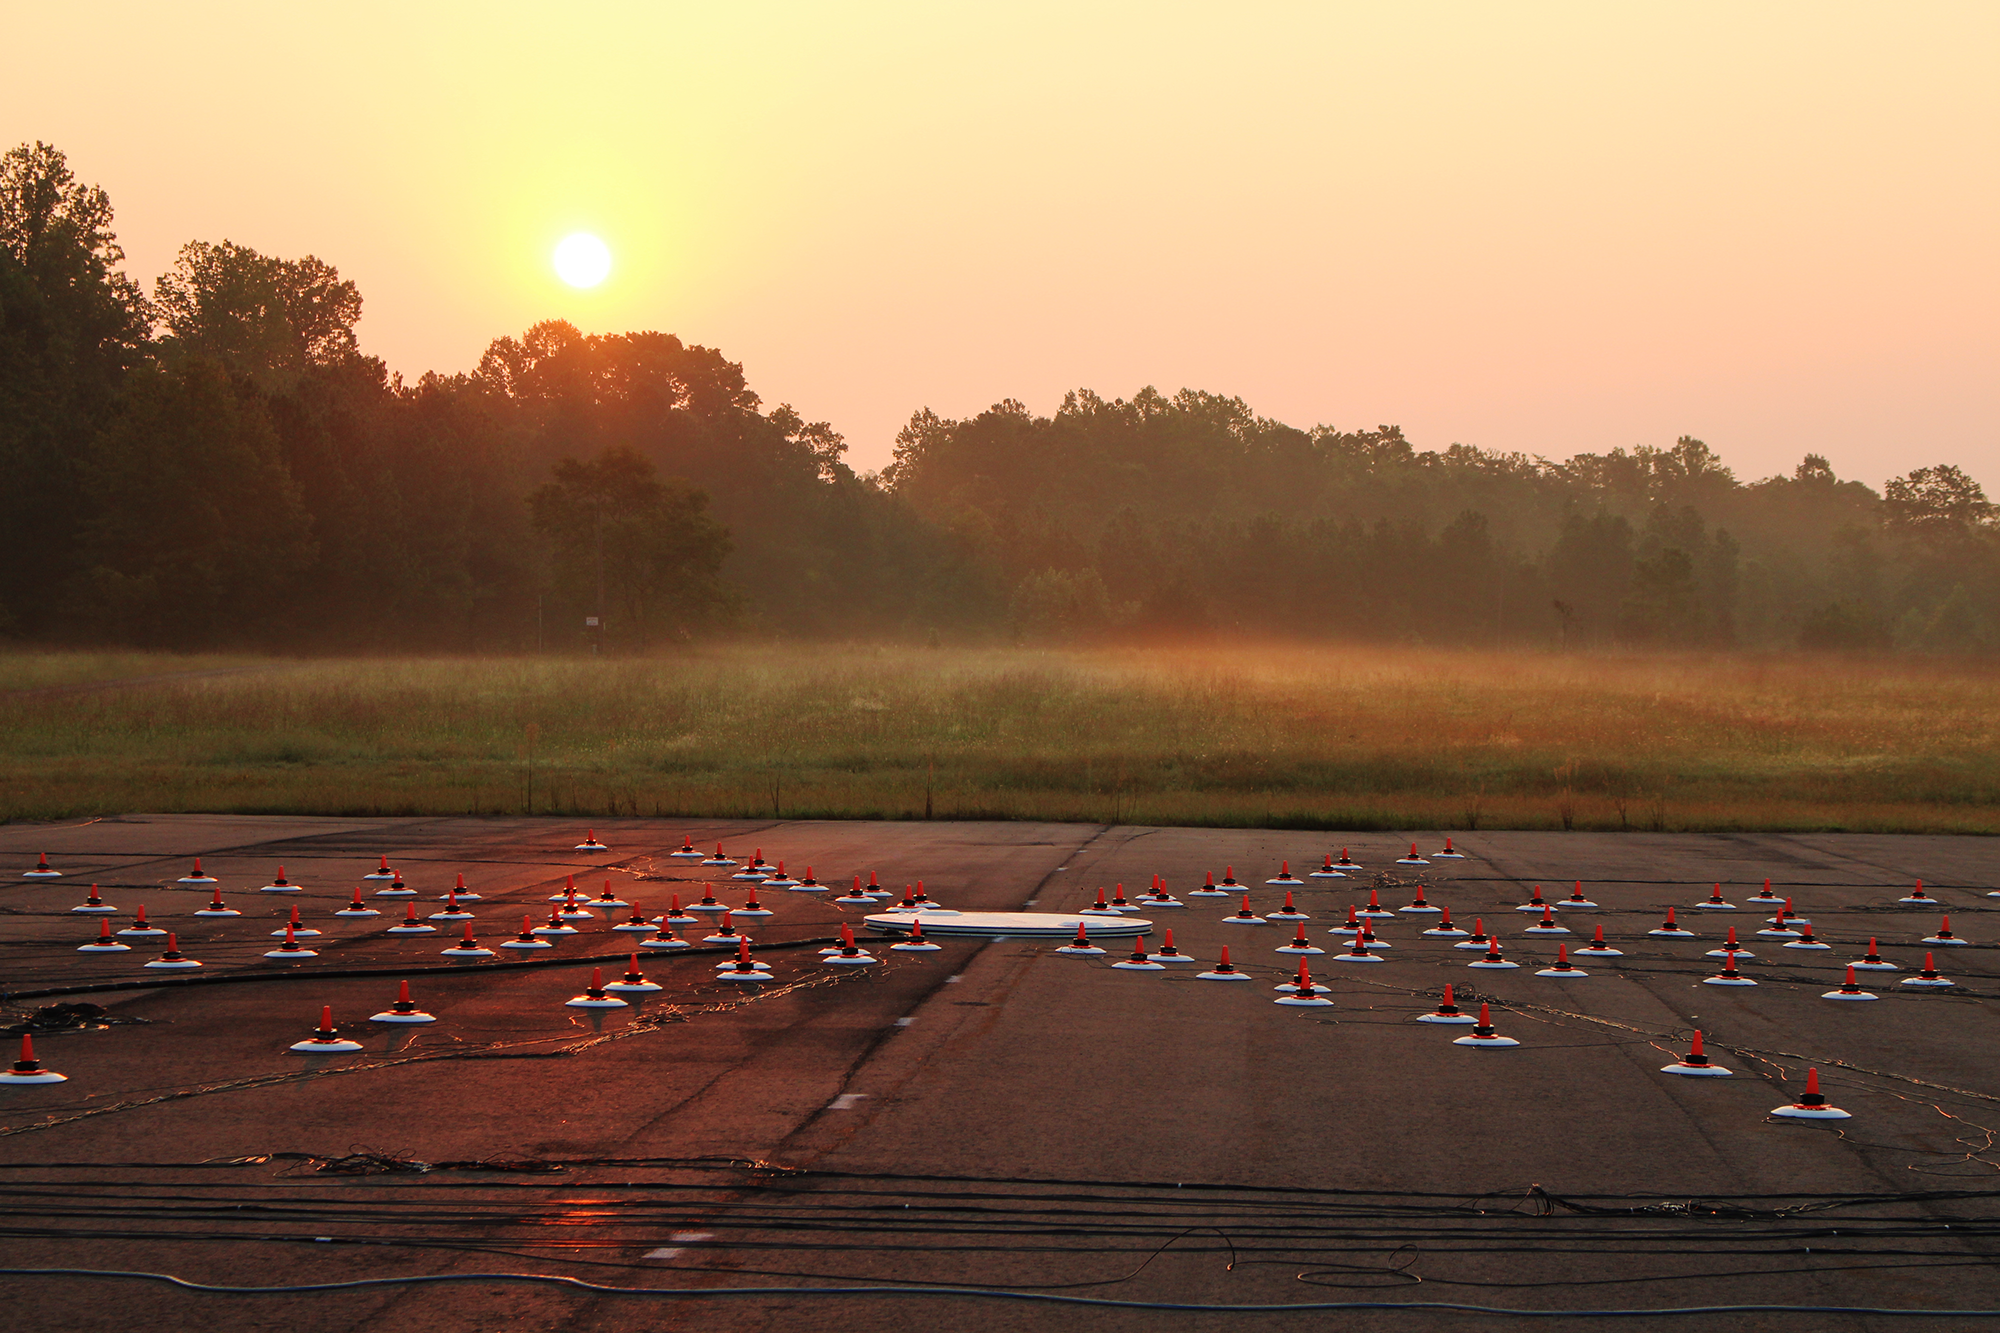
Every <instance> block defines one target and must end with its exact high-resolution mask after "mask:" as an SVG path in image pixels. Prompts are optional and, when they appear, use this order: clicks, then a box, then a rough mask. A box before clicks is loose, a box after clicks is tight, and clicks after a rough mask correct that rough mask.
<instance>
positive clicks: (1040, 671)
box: [0, 644, 2000, 832]
mask: <svg viewBox="0 0 2000 1333" xmlns="http://www.w3.org/2000/svg"><path fill="white" fill-rule="evenodd" d="M180 669H186V667H185V664H183V663H181V662H180V660H179V659H168V658H150V659H146V660H145V661H144V662H143V663H134V669H133V670H132V672H131V674H137V675H145V674H157V673H162V672H169V671H174V670H180ZM53 670H56V669H55V668H52V667H49V666H46V665H45V666H44V668H43V669H42V672H41V674H42V675H43V676H46V675H48V674H50V672H51V671H53ZM10 672H11V673H12V674H8V673H10ZM23 678H26V679H37V678H38V677H37V676H36V670H35V668H34V667H33V666H32V665H31V664H16V665H12V666H7V667H0V680H12V679H23ZM1996 722H2000V684H1996V682H1995V680H1994V679H1993V677H1992V676H1991V675H1990V673H1988V672H1986V671H1985V670H1983V669H1979V668H1977V667H1972V666H1954V665H1950V664H1926V663H1920V662H1907V661H1898V662H1865V663H1864V662H1846V661H1816V660H1812V659H1802V658H1773V659H1764V658H1746V657H1703V656H1686V657H1679V656H1653V657H1612V658H1585V657H1561V656H1550V655H1528V654H1499V653H1466V652H1440V651H1432V650H1424V649H1406V650H1405V649H1392V650H1384V649H1361V648H1339V647H1327V648H1300V647H1295V646H1288V647H1273V646H1267V645H1258V644H1245V645H1242V646H1239V647H1236V648H1214V647H1205V648H1199V649H1195V648H1190V649H1185V650H1146V651H1140V650H1104V651H1092V652H1038V651H1031V650H959V649H931V650H925V649H903V648H875V647H866V646H861V647H820V646H800V647H796V648H775V647H729V648H712V649H705V650H701V651H698V652H694V653H691V654H689V655H686V656H677V657H670V658H660V659H655V660H643V661H617V660H614V661H602V662H599V661H589V660H576V659H500V660H496V659H490V658H478V659H475V658H465V659H369V660H335V661H329V660H320V661H290V662H282V661H281V662H273V663H271V664H270V669H269V670H268V671H265V672H262V673H258V674H249V675H233V676H225V677H219V678H210V679H201V680H188V681H179V682H172V683H168V684H158V685H151V686H145V687H135V688H126V689H117V690H109V691H104V692H98V693H90V694H80V695H67V696H59V697H50V696H30V697H23V696H14V697H11V698H9V697H5V696H0V815H4V817H6V818H8V819H47V818H63V817H74V816H79V815H90V814H101V813H112V812H122V811H134V810H148V811H237V812H293V813H325V814H355V813H370V814H374V813H381V814H454V813H455V814H465V813H472V814H520V813H524V812H530V811H532V812H534V813H538V814H539V813H545V812H546V813H556V812H561V813H575V814H579V815H613V814H637V815H655V814H658V815H670V814H672V815H689V816H695V815H711V816H731V817H772V816H779V817H785V818H807V817H861V818H891V819H902V818H921V817H923V816H924V814H925V813H926V811H927V810H928V811H929V812H930V813H931V814H933V815H934V816H936V817H938V818H1001V819H1058V820H1084V821H1092V822H1104V821H1114V822H1136V823H1157V824H1224V825H1262V826H1271V825H1275V826H1294V827H1318V828H1446V829H1464V828H1469V827H1478V828H1562V827H1575V828H1591V829H1605V828H1611V829H1617V828H1632V829H1662V830H1665V829H1854V830H1880V831H1892V830H1893V831H1909V830H1951V831H1964V832H1993V831H1995V829H1996V827H2000V814H1996V808H1995V805H1996V794H2000V755H1996V751H1995V746H1994V739H1995V737H1994V732H1995V728H1996Z"/></svg>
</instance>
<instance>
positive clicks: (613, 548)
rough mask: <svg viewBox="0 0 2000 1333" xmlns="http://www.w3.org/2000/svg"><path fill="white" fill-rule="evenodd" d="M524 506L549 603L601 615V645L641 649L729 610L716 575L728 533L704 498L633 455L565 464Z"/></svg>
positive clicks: (622, 451) (610, 452)
mask: <svg viewBox="0 0 2000 1333" xmlns="http://www.w3.org/2000/svg"><path fill="white" fill-rule="evenodd" d="M528 503H529V508H530V511H531V512H532V514H533V515H534V524H535V529H536V531H538V532H540V533H541V534H542V535H543V536H544V537H545V538H547V539H548V542H549V545H550V548H551V551H552V554H553V557H554V573H555V584H556V591H557V593H558V595H559V597H560V598H561V600H562V601H563V603H564V605H565V606H566V607H567V608H569V609H570V610H572V611H575V612H579V613H581V614H582V615H600V616H605V617H607V618H608V619H609V620H610V624H609V625H606V626H605V627H604V629H605V631H606V633H605V638H606V640H607V641H613V642H622V643H624V644H627V645H630V646H642V645H644V644H645V643H646V642H648V641H649V640H650V639H651V638H652V637H653V636H654V635H656V634H658V633H660V632H662V631H666V632H670V633H675V634H678V635H680V636H683V637H684V636H686V635H688V634H690V633H692V632H693V631H694V630H696V629H698V628H701V627H702V626H703V625H704V623H707V624H713V623H714V622H715V621H716V620H717V619H721V618H726V617H728V616H730V615H731V614H733V612H734V610H735V599H734V598H733V597H731V595H730V594H729V593H728V591H727V590H726V589H724V588H723V586H722V583H721V580H720V577H719V576H720V574H721V571H722V562H723V560H724V559H725V558H726V557H727V556H728V554H729V550H730V540H729V533H728V531H727V530H726V529H724V528H722V527H721V526H719V525H718V524H717V523H716V522H715V521H714V520H713V519H711V518H709V517H708V515H707V513H706V512H705V511H706V509H707V508H708V496H707V495H706V494H705V493H703V492H701V491H699V490H696V489H695V488H694V487H693V486H690V485H689V484H687V483H686V482H684V481H679V480H674V479H669V480H662V479H661V478H660V476H659V475H658V473H657V471H656V470H655V469H654V467H653V465H652V464H651V463H649V462H647V461H646V460H645V459H644V458H642V457H640V456H639V454H638V453H637V452H636V451H635V450H632V449H629V448H624V447H618V448H612V449H606V450H605V451H604V452H603V453H601V454H599V455H598V456H597V457H596V458H594V459H592V460H590V461H589V462H582V461H579V460H577V459H574V458H566V459H564V460H563V461H562V462H560V463H558V464H557V465H556V466H555V469H554V479H553V480H552V481H550V482H548V483H546V484H545V485H543V486H542V487H541V488H539V489H538V490H536V491H535V493H534V494H533V495H532V496H530V497H529V501H528ZM614 635H615V638H614Z"/></svg>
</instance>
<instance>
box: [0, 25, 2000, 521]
mask: <svg viewBox="0 0 2000 1333" xmlns="http://www.w3.org/2000/svg"><path fill="white" fill-rule="evenodd" d="M0 11H4V12H0V17H4V18H5V21H6V31H7V34H8V40H9V44H10V45H11V46H12V47H13V48H14V52H15V57H14V58H13V59H10V60H9V61H8V62H7V66H8V68H7V73H6V76H5V78H4V79H0V139H4V140H5V143H6V144H10V145H11V144H13V143H18V142H21V141H23V140H30V139H36V138H40V139H46V140H49V141H51V142H53V143H55V144H57V145H58V146H59V147H61V148H62V149H64V150H65V151H66V152H67V153H68V154H69V157H70V161H71V163H72V165H73V166H74V167H75V168H76V170H77V172H78V174H79V175H80V176H81V177H83V178H84V179H86V180H89V181H94V182H97V183H99V184H102V185H103V186H105V188H106V189H108V190H109V191H110V193H111V196H112V201H113V203H114V204H115V205H116V207H117V210H118V229H119V232H120V237H121V239H122V241H123V242H124V245H125V247H126V250H127V252H128V254H129V256H130V262H129V267H130V269H131V270H132V271H133V272H134V273H135V274H137V275H139V276H140V277H142V278H143V279H144V280H145V281H146V283H147V284H148V286H149V288H150V285H151V280H152V278H153V277H154V276H155V275H157V274H158V273H160V272H161V271H163V270H164V269H165V268H166V267H167V265H168V264H169V263H170V262H171V260H172V257H173V253H174V251H175V250H176V249H177V248H178V247H179V246H180V245H181V243H182V242H184V241H187V240H190V239H194V238H201V239H206V240H221V239H223V238H225V237H226V238H228V239H230V240H233V241H236V242H239V243H241V244H244V245H249V246H252V247H254V248H256V249H259V250H262V251H265V252H267V253H271V254H276V255H281V256H285V257H296V256H298V255H301V254H305V253H308V252H310V253H312V254H316V255H318V256H319V257H320V258H322V259H324V260H326V261H328V262H330V263H332V264H334V265H336V266H337V267H338V268H339V269H340V271H341V273H342V274H343V275H344V276H347V277H351V278H353V279H355V280H356V281H357V282H358V283H359V284H360V287H361V291H362V295H363V297H364V298H365V300H366V303H367V305H366V314H365V316H364V318H363V320H362V324H361V338H362V345H363V347H364V349H366V350H368V351H370V352H373V353H375V354H377V355H380V356H382V357H384V358H385V359H387V361H388V362H389V364H390V365H391V366H392V367H394V368H395V369H398V370H401V371H402V372H404V373H405V375H409V376H414V375H416V374H418V373H421V372H422V371H424V370H427V369H436V370H442V371H455V370H464V369H468V368H470V367H471V366H472V365H473V364H474V363H475V362H476V361H477V360H478V357H479V354H480V352H481V350H482V349H483V348H484V347H485V345H486V343H487V342H488V341H489V340H490V339H492V338H494V337H496V336H498V335H500V334H503V333H518V332H520V331H521V330H522V329H524V328H526V327H527V326H528V325H529V324H530V323H532V322H534V321H535V320H538V319H543V318H548V317H551V316H559V317H562V318H565V319H570V320H573V321H574V322H576V323H577V324H579V325H581V326H582V327H584V328H585V329H586V330H589V331H593V332H595V331H622V330H626V329H634V328H655V329H662V330H666V331H669V332H672V333H676V334H679V335H680V336H681V337H683V338H685V339H687V340H688V341H690V342H699V343H704V344H708V345H711V346H715V347H719V348H721V349H722V350H723V351H724V352H725V353H726V354H727V355H728V356H730V357H731V358H732V359H734V360H739V361H742V362H743V363H744V365H745V369H746V371H747V372H748V375H749V378H750V382H751V384H752V385H753V387H755V388H756V389H757V390H758V391H759V392H760V393H761V394H762V395H763V396H764V398H765V400H766V401H767V402H770V403H777V402H780V401H789V402H791V403H793V404H794V405H795V406H796V407H797V408H798V409H799V410H800V411H801V412H802V413H804V414H805V415H806V417H807V418H808V419H822V418H824V419H828V420H831V421H832V422H833V424H834V426H835V427H836V428H837V429H839V430H841V431H843V432H845V433H846V435H847V437H848V440H849V443H850V445H851V446H852V451H853V452H852V458H853V460H854V462H855V463H856V464H857V466H861V467H872V466H879V465H880V464H881V463H882V462H884V461H886V459H887V457H888V453H889V449H890V447H891V442H892V440H893V437H894V435H895V432H896V430H897V428H898V427H899V426H900V425H901V424H902V423H903V422H904V421H905V420H907V419H908V417H909V414H910V413H911V412H912V411H913V410H914V409H916V408H918V407H921V406H929V407H932V408H934V409H936V410H937V411H938V412H940V413H943V414H945V415H948V416H960V415H968V414H971V413H974V412H977V411H979V410H981V409H982V408H984V407H986V406H987V405H988V404H990V403H992V402H994V401H996V400H998V399H1001V398H1006V397H1014V398H1019V399H1021V400H1023V401H1024V402H1026V403H1027V404H1028V405H1029V406H1030V407H1031V408H1034V409H1036V410H1037V411H1048V410H1052V409H1053V408H1054V407H1055V406H1056V405H1057V404H1058V403H1059V402H1060V400H1061V395H1062V393H1063V391H1064V390H1065V389H1068V388H1072V387H1077V386H1088V387H1090V388H1094V389H1096V390H1098V391H1099V392H1101V393H1103V394H1105V395H1106V396H1116V397H1125V396H1129V395H1130V394H1131V393H1132V392H1133V391H1134V390H1136V389H1138V388H1140V387H1141V386H1143V385H1146V384H1153V385H1156V386H1158V387H1159V388H1161V389H1163V390H1165V391H1168V392H1172V391H1173V390H1175V389H1179V388H1181V387H1190V388H1200V389H1208V390H1213V391H1217V392H1224V393H1233V394H1238V395H1241V396H1242V397H1243V398H1245V399H1246V400H1248V401H1249V403H1250V404H1251V405H1252V406H1253V407H1254V408H1256V409H1257V410H1258V411H1259V412H1262V413H1263V414H1265V415H1267V416H1273V417H1277V418H1279V419H1281V420H1284V421H1288V422H1291V423H1293V424H1296V425H1300V426H1310V425H1312V424H1314V423H1315V422H1327V423H1331V424H1335V425H1340V426H1343V427H1365V426H1373V425H1376V424H1378V423H1386V422H1396V423H1400V424H1401V425H1402V426H1403V427H1404V429H1405V430H1406V431H1407V432H1408V433H1409V435H1410V436H1411V438H1412V439H1414V440H1415V441H1416V442H1417V443H1418V445H1419V446H1420V447H1425V448H1442V447H1444V446H1445V445H1447V444H1450V443H1452V442H1453V441H1462V442H1465V443H1468V444H1476V445H1482V446H1485V447H1488V448H1499V449H1519V450H1524V451H1527V452H1531V453H1539V454H1545V455H1549V456H1567V455H1569V454H1571V453H1575V452H1577V451H1580V450H1593V451H1597V450H1604V449H1609V448H1612V447H1615V446H1619V445H1625V446H1630V445H1634V444H1656V445H1664V444H1669V443H1671V442H1672V440H1673V438H1674V437H1675V436H1676V435H1680V434H1693V435H1699V436H1701V437H1702V438H1704V439H1706V440H1707V441H1708V442H1709V444H1710V445H1712V446H1713V447H1715V448H1716V449H1717V450H1718V451H1719V452H1721V453H1722V454H1723V456H1724V457H1725V459H1727V461H1729V462H1730V463H1731V464H1733V465H1734V466H1735V467H1736V469H1737V471H1738V474H1739V475H1743V476H1746V477H1747V476H1759V475H1764V474H1767V473H1770V472H1773V471H1778V470H1789V469H1790V468H1791V467H1792V466H1793V465H1794V464H1795V463H1796V462H1797V461H1798V459H1799V458H1800V456H1801V455H1803V454H1805V453H1807V452H1809V451H1810V452H1818V453H1824V454H1826V455H1827V456H1828V457H1829V458H1831V459H1832V461H1833V463H1834V466H1835V468H1836V470H1838V471H1839V472H1840V473H1841V474H1842V475H1843V476H1859V477H1861V478H1862V479H1864V480H1867V481H1869V482H1871V483H1878V484H1879V482H1880V481H1881V480H1882V478H1883V477H1884V476H1887V475H1891V474H1893V473H1896V472H1900V471H1904V470H1907V469H1908V468H1910V467H1913V466H1916V465H1918V464H1921V463H1928V462H1935V461H1940V460H1945V461H1954V462H1958V463H1961V464H1963V465H1964V466H1966V467H1967V468H1969V469H1970V470H1971V471H1973V472H1974V474H1975V475H1979V476H1981V477H1982V478H1983V480H1985V481H1986V483H1987V484H1988V487H1989V489H1991V490H1994V491H2000V427H1997V426H1996V421H2000V413H1997V412H1996V409H2000V388H1996V373H1995V368H1996V365H2000V334H1997V333H1996V322H1997V321H2000V317H1996V311H2000V300H1996V298H2000V271H1997V270H2000V259H1996V253H1997V252H2000V152H1996V137H2000V133H1997V131H2000V77H1996V75H1995V73H1994V71H1995V69H1996V67H2000V5H1996V4H1994V3H1992V2H1991V0H1985V2H1984V3H1976V4H1921V3H1897V4H1889V3H1883V4H1877V5H1853V4H1840V3H1824V2H1822V3H1813V4H1797V5H1791V4H1770V3H1759V4H1754V5H1745V4H1742V3H1740V2H1739V3H1728V4H1687V3H1677V4H1672V5H1668V4H1654V5H1642V4H1636V3H1604V2H1603V0H1592V2H1591V3H1577V4H1530V3H1491V2H1490V0H1480V2H1479V3H1463V4H1423V3H1413V2H1412V0H1380V2H1379V3H1374V4H1368V5H1342V4H1335V3H1310V4H1254V3H1243V2H1242V0H1236V2H1235V3H1230V4H1221V3H1211V4H1205V5H1198V6H1195V5H1175V4H1169V3H1163V2H1161V0H1154V2H1153V3H1144V4H1139V3H1134V4H1089V3H1078V2H1077V0H1067V2H1065V3H1059V4H1035V3H1019V2H1018V0H1017V2H1015V3H1010V4H1006V5H995V4H990V3H988V4H977V5H974V4H962V5H961V4H942V3H938V4H862V3H849V4H843V5H833V4H825V3H820V4H757V3H744V2H743V0H734V2H733V3H727V4H717V3H714V2H713V0H708V2H707V3H703V4H699V5H680V4H669V3H646V4H585V3H574V2H571V3H565V4H562V5H548V4H539V5H505V4H496V3H492V2H491V0H487V2H485V3H479V4H444V3H430V4H426V3H409V2H408V0H404V3H399V4H395V5H371V4H352V3H350V4H346V5H342V6H338V7H335V6H302V5H273V4H269V3H260V4H244V5H231V4H193V3H183V4H178V5H159V4H126V5H120V4H111V5H103V4H100V5H92V6H87V7H79V6H72V5H61V4H53V5H52V4H32V5H31V4H23V3H7V4H5V5H4V6H0ZM578 229H585V230H590V231H593V232H595V233H597V234H598V235H600V236H602V237H603V238H604V240H605V241H606V242H607V243H608V244H609V246H610V248H611V250H612V253H613V255H614V257H615V263H616V267H615V269H614V271H613V274H612V276H611V278H610V280H609V281H608V282H606V283H605V284H604V285H603V286H602V287H600V288H598V289H596V290H594V291H591V292H587V293H583V292H576V291H572V290H570V289H567V288H565V287H563V286H562V285H561V284H560V283H559V282H558V281H557V280H556V278H555V276H554V273H553V271H552V269H551V266H550V262H549V256H550V252H551V251H552V249H553V248H554V245H555V243H556V241H557V240H558V239H560V238H561V237H562V236H563V235H565V234H566V233H568V232H570V231H573V230H578Z"/></svg>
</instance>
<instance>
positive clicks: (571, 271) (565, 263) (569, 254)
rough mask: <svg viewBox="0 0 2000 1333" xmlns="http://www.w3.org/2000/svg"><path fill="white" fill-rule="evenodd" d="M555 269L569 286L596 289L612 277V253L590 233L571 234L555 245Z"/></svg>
mask: <svg viewBox="0 0 2000 1333" xmlns="http://www.w3.org/2000/svg"><path fill="white" fill-rule="evenodd" d="M555 265H556V276H557V277H559V278H561V279H562V280H563V281H564V282H566V283H568V284H569V285H570V286H572V287H595V286H596V285H597V284H598V283H600V282H603V281H604V279H605V278H606V277H607V276H609V275H610V273H611V251H610V249H609V248H607V247H606V246H605V244H604V242H603V241H600V240H598V239H597V238H596V237H595V236H592V235H591V234H590V233H589V232H587V231H579V232H574V233H572V234H570V235H568V236H565V237H563V238H562V240H561V241H560V242H558V243H557V245H556V253H555Z"/></svg>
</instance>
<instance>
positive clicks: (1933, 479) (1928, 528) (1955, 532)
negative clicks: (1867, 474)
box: [1882, 463, 1994, 538]
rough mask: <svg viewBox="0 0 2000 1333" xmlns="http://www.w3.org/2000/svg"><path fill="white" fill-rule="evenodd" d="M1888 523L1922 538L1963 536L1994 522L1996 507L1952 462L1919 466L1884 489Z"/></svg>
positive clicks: (1884, 513)
mask: <svg viewBox="0 0 2000 1333" xmlns="http://www.w3.org/2000/svg"><path fill="white" fill-rule="evenodd" d="M1882 513H1883V517H1884V518H1886V519H1887V520H1888V523H1889V526H1890V527H1892V528H1895V529H1898V530H1900V531H1902V532H1904V533H1906V534H1909V535H1913V536H1919V537H1933V538H1936V537H1945V538H1949V537H1960V536H1965V535H1968V534H1970V533H1971V532H1972V531H1974V530H1975V529H1977V528H1982V527H1985V526H1987V525H1988V524H1990V523H1992V521H1993V515H1994V507H1993V504H1992V502H1991V501H1989V500H1988V499H1987V498H1986V492H1985V490H1984V489H1983V488H1982V487H1981V486H1980V484H1979V483H1978V482H1976V481H1974V480H1973V479H1972V478H1971V477H1968V476H1966V475H1965V473H1964V472H1962V471H1960V470H1959V469H1958V468H1955V467H1953V466H1951V465H1950V464H1949V463H1940V464H1938V465H1937V466H1936V467H1920V468H1918V469H1917V470H1916V471H1914V472H1912V473H1910V474H1909V475H1908V476H1905V477H1897V478H1895V479H1894V480H1892V481H1891V482H1890V483H1889V484H1888V485H1887V486H1885V487H1883V491H1882Z"/></svg>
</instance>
